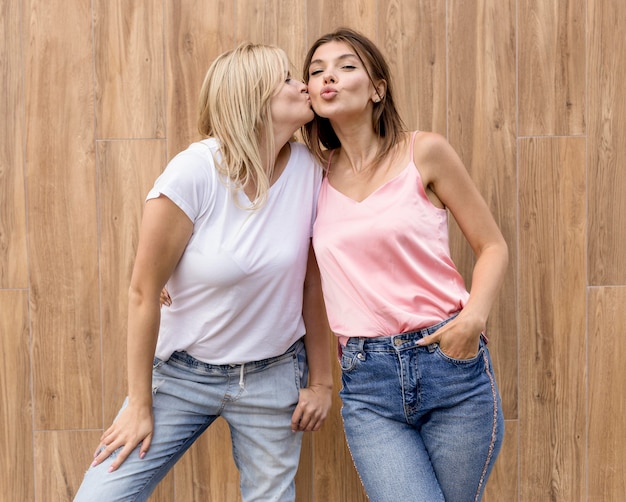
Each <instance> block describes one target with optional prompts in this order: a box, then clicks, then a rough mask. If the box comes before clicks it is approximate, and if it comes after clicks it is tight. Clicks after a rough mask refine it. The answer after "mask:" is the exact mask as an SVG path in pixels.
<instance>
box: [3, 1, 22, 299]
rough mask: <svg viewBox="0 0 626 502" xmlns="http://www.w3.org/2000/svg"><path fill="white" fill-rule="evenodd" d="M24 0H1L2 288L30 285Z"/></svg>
mask: <svg viewBox="0 0 626 502" xmlns="http://www.w3.org/2000/svg"><path fill="white" fill-rule="evenodd" d="M21 18H22V5H21V3H20V2H9V1H3V2H0V116H1V117H3V120H2V121H1V122H0V288H26V287H27V285H28V261H27V255H26V207H25V193H24V137H25V136H24V85H23V82H24V72H23V66H22V64H21V44H20V26H21V24H20V22H21Z"/></svg>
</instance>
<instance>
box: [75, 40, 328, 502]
mask: <svg viewBox="0 0 626 502" xmlns="http://www.w3.org/2000/svg"><path fill="white" fill-rule="evenodd" d="M288 68H289V67H288V61H287V58H286V56H285V54H284V52H283V51H282V50H280V49H277V48H273V47H268V46H261V45H252V44H242V45H241V46H239V47H238V48H237V49H235V50H233V51H230V52H227V53H225V54H223V55H221V56H220V57H218V58H217V59H216V60H215V61H214V63H213V64H212V65H211V67H210V68H209V70H208V72H207V75H206V78H205V81H204V84H203V87H202V91H201V96H200V110H199V122H198V123H199V130H200V132H201V133H202V134H203V135H205V136H206V137H207V139H205V140H203V141H200V142H198V143H194V144H192V145H190V146H189V147H188V148H187V149H186V150H185V151H183V152H181V153H179V154H178V155H177V156H176V157H175V158H174V159H172V161H171V162H170V163H169V164H168V166H167V168H166V169H165V171H164V172H163V174H162V175H161V176H160V177H159V178H158V179H157V181H156V182H155V184H154V187H153V189H152V190H151V191H150V192H149V194H148V196H147V202H146V205H145V210H144V216H143V220H142V224H141V230H140V237H139V244H138V249H137V256H136V260H135V265H134V269H133V273H132V279H131V285H130V290H129V316H128V397H127V399H126V400H125V402H124V405H123V406H122V409H121V410H120V412H119V414H118V416H117V418H116V420H115V421H114V423H113V424H112V425H111V426H110V427H109V428H108V429H107V430H106V431H105V432H104V434H103V435H102V437H101V440H100V444H99V445H98V448H97V449H96V452H95V455H94V460H93V463H92V466H91V467H90V468H89V470H88V471H87V473H86V475H85V478H84V480H83V484H82V485H81V487H80V489H79V491H78V493H77V495H76V498H75V500H77V501H89V502H94V501H106V502H112V501H117V500H133V501H138V500H146V499H147V498H148V497H149V495H150V494H151V493H152V491H153V490H154V488H155V487H156V485H157V484H158V482H159V481H160V480H161V479H162V478H163V477H164V476H165V474H166V473H167V472H168V471H169V470H170V469H171V468H172V467H173V465H174V464H175V463H176V461H177V460H178V459H179V458H180V457H181V456H182V455H183V453H184V452H185V451H186V450H187V449H188V448H189V447H190V446H191V444H192V443H193V442H194V441H195V439H197V438H198V437H199V436H200V435H201V434H202V433H203V432H204V431H205V430H206V429H207V427H209V426H210V425H211V424H212V423H213V421H214V420H215V419H216V418H217V417H219V416H221V417H223V418H224V419H225V420H226V422H227V423H228V425H229V427H230V431H231V436H232V443H233V455H234V459H235V463H236V465H237V467H238V469H239V472H240V477H241V494H242V498H243V500H244V501H253V500H261V499H263V500H274V501H293V500H294V497H295V488H294V476H295V474H296V470H297V466H298V460H299V454H300V444H301V437H302V432H303V431H314V430H317V429H319V427H320V426H321V424H322V423H323V421H324V420H325V418H326V416H327V413H328V411H329V409H330V402H331V392H332V377H331V370H330V360H329V357H328V350H327V347H328V345H327V339H326V336H327V333H328V331H327V325H326V317H325V311H324V305H323V301H322V298H321V289H320V283H319V272H318V270H317V264H316V262H315V258H314V255H313V253H312V251H311V232H312V225H313V220H314V216H315V208H316V200H317V194H318V190H319V186H320V183H321V178H322V172H321V168H320V167H319V164H317V163H316V162H315V161H314V159H313V158H312V156H311V155H310V154H309V152H308V151H307V149H306V148H305V147H304V146H303V145H301V144H297V143H294V142H292V141H291V138H292V137H293V134H294V132H295V131H296V130H298V129H299V128H300V127H301V126H302V125H303V124H305V123H306V122H309V121H310V120H311V119H312V118H313V112H312V111H311V107H310V100H309V97H308V94H307V91H306V86H305V85H304V84H303V83H302V82H301V81H297V80H294V79H292V78H291V77H290V75H289V70H288ZM166 283H167V285H168V289H169V291H170V292H171V293H172V296H173V297H174V298H175V301H174V303H173V304H172V305H171V306H170V308H168V309H164V310H163V311H162V312H161V310H160V299H159V298H160V293H161V291H162V289H163V287H164V286H165V284H166ZM307 363H308V364H307Z"/></svg>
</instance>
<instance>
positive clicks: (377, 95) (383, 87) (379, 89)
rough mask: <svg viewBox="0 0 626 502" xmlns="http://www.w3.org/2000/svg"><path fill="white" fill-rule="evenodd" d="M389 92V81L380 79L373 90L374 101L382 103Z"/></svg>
mask: <svg viewBox="0 0 626 502" xmlns="http://www.w3.org/2000/svg"><path fill="white" fill-rule="evenodd" d="M386 92H387V81H385V80H380V81H379V82H378V84H377V85H376V87H375V89H374V90H373V91H372V101H373V102H374V103H380V102H381V101H382V100H383V99H384V97H385V93H386Z"/></svg>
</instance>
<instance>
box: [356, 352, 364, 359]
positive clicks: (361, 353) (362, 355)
mask: <svg viewBox="0 0 626 502" xmlns="http://www.w3.org/2000/svg"><path fill="white" fill-rule="evenodd" d="M356 358H357V359H358V360H359V361H365V354H363V352H359V353H358V354H357V355H356Z"/></svg>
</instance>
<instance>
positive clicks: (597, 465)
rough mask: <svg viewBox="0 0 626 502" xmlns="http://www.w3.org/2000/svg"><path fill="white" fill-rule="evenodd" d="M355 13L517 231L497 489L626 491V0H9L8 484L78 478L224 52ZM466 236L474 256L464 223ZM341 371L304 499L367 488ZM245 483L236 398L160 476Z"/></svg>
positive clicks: (517, 496) (3, 60)
mask: <svg viewBox="0 0 626 502" xmlns="http://www.w3.org/2000/svg"><path fill="white" fill-rule="evenodd" d="M341 25H348V26H351V27H353V28H356V29H357V30H360V31H362V32H364V33H365V34H366V35H368V36H369V37H371V38H372V39H373V40H374V41H375V42H376V43H377V44H378V45H379V47H380V48H381V50H383V52H384V53H385V54H386V55H387V57H388V59H389V61H390V63H391V65H392V70H393V72H394V76H395V77H396V87H397V89H396V91H397V96H398V101H399V103H400V106H401V110H402V114H403V116H404V117H405V119H406V121H407V123H408V125H409V126H410V127H411V128H422V129H430V130H435V131H438V132H441V133H442V134H445V135H447V136H448V138H449V140H450V142H451V143H452V145H453V146H454V147H455V149H457V151H458V152H459V154H460V155H461V157H462V159H463V160H464V162H465V163H466V165H467V166H468V169H469V171H470V174H471V175H472V177H473V179H474V180H475V181H476V182H477V185H478V187H479V189H480V191H481V193H483V195H484V196H485V198H486V200H487V202H488V204H489V206H490V207H491V209H492V211H493V213H494V215H495V216H496V218H497V220H498V222H499V224H500V226H501V228H502V230H503V232H504V234H505V238H506V239H507V242H508V243H509V249H510V252H511V260H510V267H509V272H508V275H507V278H506V282H505V286H504V288H503V290H502V292H501V295H500V299H499V302H498V304H497V305H496V307H495V308H494V312H493V315H492V317H491V319H490V321H489V332H490V335H491V342H490V349H491V352H492V356H493V360H494V365H495V367H496V374H497V377H498V382H499V385H500V390H501V394H502V398H503V404H504V409H505V417H506V419H507V420H506V432H505V434H506V435H505V442H504V445H503V449H502V451H501V453H500V456H499V458H498V460H497V462H496V465H495V468H494V471H493V474H492V476H491V478H490V480H489V483H488V484H487V488H486V494H485V501H487V502H492V501H493V502H496V501H497V502H500V501H504V502H509V501H511V502H515V501H517V502H537V501H541V502H543V501H544V500H549V501H552V502H596V501H602V502H605V501H611V502H613V501H618V500H621V499H622V498H623V493H624V492H625V491H626V487H625V486H624V479H626V472H625V465H626V445H625V444H624V440H623V434H622V431H623V429H624V426H625V425H626V424H624V419H623V415H624V411H625V410H624V409H623V407H624V400H623V399H619V397H620V396H621V395H622V394H623V382H624V372H623V370H622V366H623V364H621V362H622V361H623V360H624V347H625V344H624V342H623V340H622V337H620V336H619V332H620V328H621V327H622V326H623V325H624V324H625V322H626V319H624V313H623V308H622V305H623V304H624V302H625V300H626V297H625V293H624V291H623V289H624V287H625V286H626V232H625V231H624V224H623V222H624V221H625V220H626V199H625V198H624V197H623V196H622V194H623V192H624V191H625V190H626V170H625V169H623V167H622V166H621V163H620V160H621V159H622V158H623V157H624V156H625V155H626V136H625V135H624V134H623V133H622V131H624V130H626V118H625V117H626V108H625V107H626V99H625V95H624V93H625V92H626V86H624V85H623V84H622V82H623V81H624V80H625V77H626V59H625V58H624V57H623V55H624V54H625V53H626V47H625V45H626V38H625V37H624V36H623V33H624V29H626V3H625V2H622V1H617V0H594V1H590V0H545V1H542V0H479V1H472V0H358V1H356V2H353V1H348V0H320V1H316V2H312V1H305V0H296V1H294V2H289V1H287V0H270V1H268V2H261V1H260V0H243V1H242V0H208V1H206V0H154V1H150V0H138V1H137V2H124V1H123V0H113V1H112V2H107V1H105V0H76V1H74V2H72V3H71V8H67V2H63V1H61V0H46V1H44V0H20V1H13V0H0V35H1V36H0V72H1V74H2V81H1V82H0V91H1V92H0V112H1V113H2V115H3V117H5V120H4V121H3V122H2V123H1V124H0V138H1V140H0V305H1V306H0V341H1V342H2V355H1V356H0V357H2V364H3V367H2V369H0V393H1V395H0V402H1V403H2V404H1V405H0V419H1V420H2V426H0V431H1V432H0V441H2V444H3V446H5V453H6V454H5V455H4V456H3V460H1V461H0V465H2V467H3V470H2V474H0V486H2V494H3V495H0V499H3V496H4V498H7V500H12V501H13V500H19V501H22V500H24V501H30V500H33V501H37V502H39V501H42V502H43V501H45V502H47V501H55V502H56V501H66V500H67V501H69V500H71V497H72V495H73V491H74V490H75V489H76V487H77V486H78V484H79V483H80V480H81V479H82V476H83V473H84V471H85V469H86V467H87V465H88V463H89V460H90V458H91V455H92V453H93V449H94V445H95V444H96V442H97V439H98V437H99V436H100V434H101V431H102V428H103V427H104V425H105V424H104V422H109V421H110V420H111V419H112V415H113V414H114V413H115V412H116V410H117V408H118V407H119V405H120V399H121V398H122V397H123V394H124V392H125V370H124V368H123V367H122V366H118V369H117V370H115V369H113V368H114V365H119V364H120V363H121V364H125V348H124V342H123V341H122V338H123V337H124V336H125V309H126V299H125V298H123V297H122V296H125V291H123V292H122V294H121V295H117V294H116V293H115V291H117V290H118V289H120V288H121V289H122V290H123V289H124V288H125V287H126V286H124V285H123V283H124V281H126V280H127V277H128V273H129V269H130V267H131V258H130V257H131V256H132V255H133V254H134V251H133V249H134V248H133V247H134V246H135V245H136V242H135V241H134V240H133V239H134V237H132V236H131V234H134V232H135V229H136V227H135V225H136V224H137V218H138V217H139V213H140V209H139V208H140V207H141V205H142V200H143V197H144V195H145V193H140V194H139V195H137V192H141V191H142V190H143V188H141V187H143V186H145V185H147V184H149V183H151V182H152V181H153V179H151V176H152V175H154V174H155V172H154V171H153V169H154V170H157V169H160V168H162V167H163V164H164V162H163V161H164V160H167V159H169V158H171V157H172V156H173V155H175V154H176V153H178V152H179V151H180V150H182V149H184V148H185V147H186V146H187V145H188V144H189V143H190V142H191V141H194V140H196V139H198V137H199V135H198V133H197V132H196V114H197V110H196V102H197V95H198V92H199V89H200V86H201V83H202V80H203V78H204V75H205V73H206V70H207V68H208V66H209V64H210V63H211V62H212V61H213V59H214V58H215V57H216V56H217V55H218V54H220V53H221V52H223V51H224V50H227V49H230V48H232V47H234V45H235V43H236V41H239V40H242V39H244V38H251V39H252V38H254V39H257V40H256V41H261V42H265V43H276V44H278V45H280V46H282V47H283V48H284V49H286V51H287V53H288V55H289V56H290V58H292V59H293V61H292V62H293V63H294V65H295V66H296V67H298V66H299V65H300V64H301V59H299V58H301V55H303V52H305V51H306V49H307V48H308V44H310V43H311V42H312V41H313V40H315V39H316V38H317V37H319V36H320V35H322V34H323V33H326V32H328V31H330V30H333V29H335V28H337V27H338V26H341ZM581 37H582V38H581ZM581 51H582V52H581ZM582 53H584V54H582ZM585 56H586V61H585ZM294 74H295V75H299V68H298V71H297V72H294ZM159 75H160V76H159ZM164 75H165V76H164ZM159 82H160V83H159ZM129 86H130V87H129ZM516 86H517V89H518V93H517V94H516V93H515V88H516ZM517 123H519V127H520V129H519V131H517V130H516V124H517ZM96 129H97V130H96ZM528 135H541V137H529V136H528ZM562 136H568V137H562ZM571 136H574V137H571ZM154 138H156V139H157V140H156V141H150V139H154ZM119 139H123V140H124V141H118V140H119ZM99 140H104V141H99ZM165 144H166V146H165ZM144 184H145V185H144ZM122 208H123V209H122ZM120 211H123V214H122V212H120ZM452 227H453V235H454V232H455V231H457V232H458V229H456V230H455V228H454V225H452ZM452 251H453V255H454V257H455V260H457V263H459V266H460V268H461V269H462V271H463V273H464V275H465V274H467V272H468V271H469V270H470V269H471V266H472V264H473V263H472V262H473V259H472V255H471V252H470V250H469V249H468V248H467V247H466V246H465V245H464V243H463V239H462V238H461V236H460V235H459V234H458V233H457V234H456V235H454V236H453V240H452ZM116 265H117V266H118V267H119V269H115V267H116ZM585 274H587V275H586V278H585ZM100 310H102V313H101V312H100ZM518 333H519V339H518ZM330 350H331V352H332V353H333V354H334V352H335V345H334V341H331V342H330ZM585 351H587V352H585ZM334 371H335V379H336V383H335V396H334V407H333V410H332V414H331V417H330V418H329V420H328V422H327V423H326V424H325V426H324V428H323V429H322V431H320V432H318V433H315V434H308V435H306V436H305V445H304V447H303V452H302V460H301V465H300V467H301V468H300V471H299V473H298V478H297V488H298V494H297V500H298V502H327V501H332V502H364V501H365V500H366V497H365V495H364V493H363V489H362V488H361V486H360V482H359V479H358V476H357V474H356V471H355V470H354V467H353V465H352V461H351V459H350V456H349V452H348V450H347V447H346V445H345V440H344V435H343V427H342V423H341V418H340V415H339V407H340V402H339V398H338V396H337V395H336V393H337V392H338V390H339V386H340V384H339V369H338V367H337V366H335V368H334ZM103 375H105V379H103V378H102V376H103ZM585 375H587V376H588V380H585V378H586V377H585ZM586 434H588V438H587V437H586ZM238 497H239V489H238V473H237V471H236V469H235V467H234V464H233V463H232V454H231V446H230V440H229V437H228V430H227V427H226V425H225V424H224V423H223V422H220V423H218V424H216V425H215V426H214V427H211V428H210V429H209V431H207V433H206V434H204V435H203V436H202V437H201V438H200V439H199V440H198V442H197V443H196V444H195V445H194V446H193V447H192V449H191V451H190V452H189V453H188V454H187V455H185V456H184V457H183V459H182V460H181V461H180V462H179V463H178V465H177V466H176V468H175V469H174V471H173V472H172V473H170V474H169V475H168V476H167V477H166V479H165V480H164V481H163V482H162V483H161V484H160V485H159V487H158V488H157V490H156V492H155V493H154V494H153V496H152V497H151V498H150V500H151V502H194V501H200V500H203V501H204V500H220V502H222V501H223V500H226V501H227V502H230V500H235V501H236V500H238Z"/></svg>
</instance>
